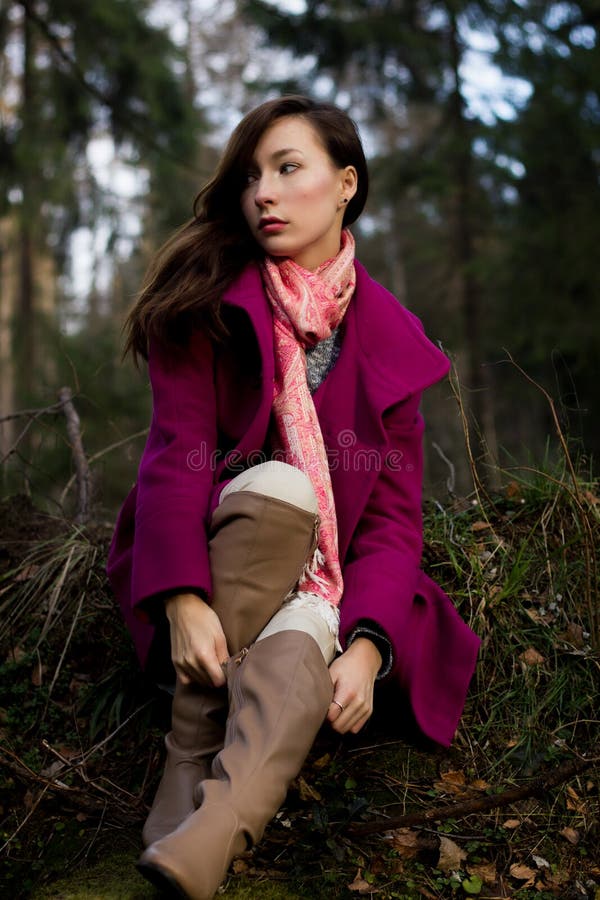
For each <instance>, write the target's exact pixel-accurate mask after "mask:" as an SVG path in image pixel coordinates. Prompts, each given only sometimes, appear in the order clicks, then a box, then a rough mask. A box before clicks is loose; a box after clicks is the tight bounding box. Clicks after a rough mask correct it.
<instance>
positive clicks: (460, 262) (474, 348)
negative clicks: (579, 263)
mask: <svg viewBox="0 0 600 900" xmlns="http://www.w3.org/2000/svg"><path fill="white" fill-rule="evenodd" d="M449 17H450V32H449V36H450V54H451V65H452V74H453V79H454V90H453V92H452V95H451V98H450V112H451V123H452V134H453V144H454V153H453V169H454V184H455V195H454V198H455V199H454V256H455V264H456V266H457V269H458V279H457V282H458V292H459V302H460V306H461V309H462V317H463V331H464V338H465V351H466V367H465V369H466V372H465V378H464V386H465V387H466V391H465V401H466V404H467V406H468V408H469V410H470V413H471V421H472V422H474V425H475V428H476V429H477V430H478V432H479V435H480V438H481V442H482V444H483V449H484V454H485V456H486V457H487V458H488V459H487V461H488V462H491V463H492V464H493V466H495V465H496V464H497V461H498V443H497V435H496V427H495V414H494V407H495V404H494V398H493V393H492V390H491V383H490V381H491V379H490V377H489V370H488V369H486V368H485V367H484V365H483V340H482V327H481V308H482V292H481V285H480V283H479V281H478V279H477V278H476V276H475V274H474V271H473V269H474V262H475V257H476V251H475V249H474V235H473V156H472V148H471V138H470V134H469V127H468V122H467V120H466V118H465V110H464V100H463V97H462V94H461V90H460V88H461V80H460V65H461V61H462V51H461V46H460V37H459V34H458V25H457V21H456V15H455V14H454V12H452V11H450V10H449ZM485 480H486V481H487V482H488V483H489V484H491V485H492V486H497V483H498V472H497V470H496V468H495V467H494V468H492V469H490V470H489V474H488V475H487V476H486V478H485Z"/></svg>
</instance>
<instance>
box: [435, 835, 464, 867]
mask: <svg viewBox="0 0 600 900" xmlns="http://www.w3.org/2000/svg"><path fill="white" fill-rule="evenodd" d="M466 858H467V854H466V853H465V851H464V850H461V848H460V847H459V846H458V844H455V843H454V841H451V840H450V838H448V837H446V835H445V834H442V835H440V858H439V859H438V862H437V866H436V868H437V869H440V870H441V871H442V872H454V871H456V869H460V864H461V862H462V861H463V859H466Z"/></svg>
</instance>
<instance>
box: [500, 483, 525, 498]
mask: <svg viewBox="0 0 600 900" xmlns="http://www.w3.org/2000/svg"><path fill="white" fill-rule="evenodd" d="M504 493H505V494H506V497H507V499H508V500H520V499H521V497H522V496H523V493H522V491H521V485H520V484H519V483H518V482H517V481H509V482H508V484H507V485H506V487H505V489H504Z"/></svg>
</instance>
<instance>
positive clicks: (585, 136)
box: [0, 0, 600, 519]
mask: <svg viewBox="0 0 600 900" xmlns="http://www.w3.org/2000/svg"><path fill="white" fill-rule="evenodd" d="M599 25H600V9H599V7H598V4H597V3H595V2H593V0H590V2H588V0H586V2H580V3H565V2H560V3H554V2H550V3H547V2H544V3H542V2H536V0H533V2H528V0H519V2H509V0H486V2H460V0H447V2H429V0H410V2H409V0H344V2H340V0H287V2H276V3H271V2H266V0H224V2H221V3H216V2H214V0H169V2H167V0H161V2H150V0H86V3H85V4H81V3H76V2H73V0H52V2H44V0H18V2H17V0H14V2H6V0H5V2H4V3H3V4H2V6H1V8H0V79H1V93H0V173H1V176H0V177H1V180H0V298H1V302H0V418H1V420H2V421H1V422H0V429H1V431H0V441H1V445H0V454H1V458H2V462H3V465H2V478H3V493H4V494H8V493H13V492H15V491H25V492H27V493H30V494H31V495H32V496H33V497H34V498H35V499H36V501H37V502H41V503H42V504H43V506H45V508H47V509H48V510H49V511H51V512H59V513H60V512H62V511H66V512H69V509H70V507H69V503H72V495H71V494H68V493H67V494H65V490H64V488H65V484H66V483H67V481H68V479H69V476H70V474H71V467H72V462H71V458H70V453H69V448H68V443H67V437H66V430H65V420H64V418H63V416H62V413H61V408H60V406H56V403H57V394H58V391H59V389H60V388H61V387H62V386H63V385H69V386H70V387H71V389H72V391H73V394H74V397H75V405H76V408H77V410H78V413H79V416H80V418H81V422H82V428H83V443H84V448H85V452H86V454H87V456H88V459H90V460H91V462H92V474H93V479H94V494H93V501H94V504H95V510H96V514H97V515H99V516H100V517H104V518H105V519H111V518H112V517H113V516H114V514H115V511H116V509H117V508H118V505H119V503H120V502H121V501H122V499H123V497H124V495H125V493H126V491H127V489H128V488H129V486H130V485H131V483H132V482H133V481H134V479H135V476H136V469H137V464H138V461H139V457H140V454H141V451H142V448H143V443H144V439H145V430H146V429H147V427H148V424H149V414H150V396H149V389H148V386H147V379H146V374H145V371H142V372H140V373H138V372H136V370H135V369H134V368H133V366H132V364H131V362H129V361H127V362H126V363H125V364H122V363H121V360H120V350H121V345H122V335H121V327H122V324H123V321H124V318H125V315H126V311H127V309H128V308H129V307H130V305H131V303H132V300H133V298H134V296H135V293H136V290H137V289H138V287H139V283H140V280H141V277H142V275H143V272H144V269H145V266H146V264H147V261H148V259H149V256H150V255H151V253H152V252H153V251H154V250H155V249H156V248H157V246H158V245H159V244H160V243H161V242H162V241H163V240H164V238H165V237H166V236H167V235H168V234H169V233H170V231H171V230H172V229H173V228H174V227H175V226H177V225H179V224H180V223H182V222H184V221H185V220H186V219H187V218H188V217H189V216H190V214H191V203H192V200H193V197H194V195H195V194H196V192H197V190H198V189H199V188H200V186H201V185H202V184H203V182H204V181H205V180H206V179H207V178H208V177H209V175H210V173H211V170H212V168H213V166H214V164H215V161H216V159H217V157H218V153H219V151H220V148H221V147H222V145H223V142H224V140H225V138H226V136H227V134H228V133H229V131H230V129H231V127H232V126H233V125H235V123H236V121H237V120H238V119H239V118H240V116H241V115H242V114H243V113H244V112H246V111H247V110H248V109H250V108H252V107H253V106H254V105H256V104H257V103H258V102H261V101H262V100H264V99H266V98H268V97H271V96H274V95H277V94H279V93H281V92H289V91H302V92H308V93H311V94H313V95H315V96H318V97H322V98H325V99H327V100H333V101H334V102H336V103H338V104H339V105H341V106H343V107H344V108H346V109H348V111H349V112H350V113H351V114H352V115H353V117H354V118H355V119H356V120H357V122H358V124H359V126H360V128H361V130H362V132H363V135H364V137H365V143H366V147H367V152H368V156H369V158H370V168H371V172H372V188H371V194H370V198H369V203H368V207H367V211H366V213H365V215H364V216H363V218H362V219H361V220H360V222H359V223H358V224H357V226H356V227H355V229H354V230H355V234H356V237H357V242H358V253H359V256H360V258H361V259H362V260H363V261H364V262H365V263H366V264H367V266H368V268H369V269H370V271H371V272H372V274H373V275H374V277H375V278H377V279H378V280H380V281H382V282H383V283H384V284H385V285H386V286H387V287H389V288H390V289H391V290H392V291H393V292H394V293H395V294H396V295H397V297H398V298H399V299H400V301H401V302H403V303H405V304H406V305H407V306H408V307H409V308H410V309H412V310H413V311H415V312H416V313H417V314H418V315H419V316H420V317H421V318H422V320H423V321H424V324H425V327H426V329H427V332H428V334H429V335H430V337H431V338H432V339H433V340H434V341H436V342H439V343H440V344H441V346H442V347H443V348H444V350H446V352H448V353H449V354H450V355H451V356H452V358H453V359H454V361H455V387H456V383H457V382H458V383H459V384H460V393H461V396H462V400H463V404H464V407H465V409H466V411H467V412H468V415H469V418H470V421H471V423H472V425H473V427H474V430H473V451H474V455H475V457H476V459H479V460H480V461H481V469H480V471H481V473H482V477H483V478H484V479H487V480H488V481H489V482H490V483H492V484H494V481H496V482H497V480H498V477H499V476H498V470H497V469H496V468H495V466H496V465H497V464H499V465H500V466H501V467H502V469H503V470H504V471H505V472H507V473H508V478H509V479H510V478H521V477H527V474H526V473H527V468H528V467H532V466H534V467H542V468H546V469H548V470H550V471H551V470H552V466H553V465H554V452H555V451H554V447H555V446H556V440H555V431H554V425H553V422H552V417H551V411H550V408H549V406H548V403H547V402H546V399H545V398H544V397H543V396H542V394H541V392H540V391H539V390H538V389H537V388H536V387H535V386H533V385H532V384H531V383H530V382H529V381H528V380H527V379H526V378H525V377H524V375H523V374H522V373H521V372H519V371H518V369H517V368H516V367H515V366H514V365H513V364H512V362H511V361H510V358H512V359H513V360H514V361H515V362H516V363H518V366H520V367H522V369H523V370H525V372H526V373H527V374H528V375H529V376H530V377H531V378H533V379H535V380H536V381H537V382H538V383H539V384H540V385H542V386H543V387H545V388H546V389H547V390H548V391H549V392H550V394H551V395H552V396H553V397H554V401H555V403H556V408H557V411H558V414H559V417H560V421H561V425H562V427H563V428H564V431H565V434H566V435H567V438H568V440H569V442H570V449H571V452H572V455H573V457H574V459H575V460H576V461H577V465H578V466H579V467H580V469H581V470H583V472H584V474H587V476H588V477H589V476H590V474H591V471H592V468H593V462H592V461H593V458H594V454H595V455H596V456H597V453H598V449H599V447H600V430H599V429H598V428H597V427H595V426H596V423H597V414H598V410H599V399H600V380H599V379H598V377H597V375H598V357H599V352H600V280H599V279H598V237H599V235H600V228H599V224H600V187H599V180H598V163H599V160H600V129H599V128H598V126H599V124H600V96H599V88H600V55H599V54H598V28H599ZM425 413H426V417H427V420H428V424H429V430H428V435H427V440H426V459H427V473H428V491H429V492H430V493H433V494H434V495H435V494H436V492H442V493H443V492H444V489H443V484H444V481H445V480H446V479H447V478H448V477H450V478H451V479H453V481H454V490H455V491H457V492H458V493H460V492H467V491H468V490H469V485H470V480H469V477H470V476H469V470H468V460H467V455H466V454H465V451H464V436H463V428H462V425H461V417H460V415H459V413H458V411H457V406H456V398H455V396H454V395H453V392H452V391H451V390H450V389H449V387H448V385H447V384H445V385H443V386H440V387H437V388H435V389H434V390H433V391H431V392H429V396H428V398H427V399H426V408H425ZM435 445H437V446H435Z"/></svg>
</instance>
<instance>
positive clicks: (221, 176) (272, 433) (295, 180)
mask: <svg viewBox="0 0 600 900" xmlns="http://www.w3.org/2000/svg"><path fill="white" fill-rule="evenodd" d="M367 186H368V175H367V168H366V163H365V158H364V154H363V151H362V147H361V143H360V138H359V136H358V133H357V130H356V127H355V125H354V123H353V122H352V121H351V120H350V119H349V118H348V117H347V116H346V115H345V113H343V112H342V111H340V110H338V109H337V108H336V107H334V106H331V105H329V104H323V103H317V102H314V101H312V100H310V99H308V98H305V97H294V96H292V97H284V98H281V99H277V100H272V101H269V102H267V103H265V104H263V105H262V106H260V107H258V108H257V109H255V110H254V111H252V112H251V113H249V114H248V115H247V116H246V117H245V118H244V119H243V120H242V122H241V123H240V124H239V125H238V127H237V128H236V130H235V131H234V133H233V135H232V137H231V139H230V141H229V144H228V146H227V148H226V150H225V153H224V155H223V158H222V160H221V163H220V165H219V167H218V169H217V172H216V174H215V176H214V178H213V179H212V180H211V181H210V182H209V184H208V185H207V186H206V187H205V188H204V189H203V190H202V191H201V192H200V194H199V196H198V198H197V201H196V205H195V216H194V218H193V220H192V221H191V222H190V223H188V224H187V225H186V226H185V227H184V228H183V229H182V230H181V231H180V232H178V233H177V234H176V235H175V236H174V238H172V239H171V241H170V242H169V243H167V245H166V246H165V248H163V250H162V251H161V253H160V254H159V256H158V258H157V260H156V261H155V263H154V265H153V267H152V269H151V271H150V273H149V276H148V279H147V282H146V285H145V287H144V289H143V291H142V293H141V296H140V298H139V300H138V303H137V305H136V306H135V308H134V310H133V311H132V313H131V315H130V318H129V341H128V345H127V349H128V350H131V351H132V352H133V353H134V355H141V356H144V357H146V356H147V358H148V363H149V373H150V379H151V383H152V390H153V400H154V412H153V418H152V425H151V428H150V434H149V437H148V441H147V444H146V448H145V450H144V455H143V458H142V461H141V465H140V470H139V477H138V482H137V484H136V485H135V486H134V488H133V489H132V491H131V492H130V494H129V496H128V497H127V499H126V501H125V504H124V506H123V509H122V510H121V513H120V516H119V520H118V523H117V528H116V532H115V535H114V538H113V543H112V546H111V551H110V557H109V565H108V572H109V576H110V579H111V582H112V585H113V588H114V590H115V593H116V595H117V597H118V598H119V601H120V603H121V606H122V609H123V613H124V616H125V619H126V621H127V623H128V625H129V627H130V629H131V631H132V634H133V637H134V640H135V643H136V646H137V650H138V653H139V656H140V660H141V662H142V664H143V665H145V666H146V667H147V669H148V670H149V671H150V672H151V673H153V674H154V676H155V677H156V678H161V677H162V678H164V675H159V674H158V673H159V671H160V670H161V669H162V670H164V663H165V660H166V659H168V656H169V645H170V656H171V659H172V664H173V667H174V671H175V674H176V686H175V694H174V700H173V712H172V730H171V731H170V732H169V734H168V735H167V737H166V746H167V761H166V766H165V772H164V775H163V778H162V781H161V783H160V786H159V789H158V792H157V795H156V798H155V801H154V804H153V807H152V810H151V812H150V816H149V818H148V821H147V822H146V825H145V828H144V834H143V838H144V843H145V846H146V850H145V852H144V854H143V855H142V858H141V860H140V863H139V868H140V870H141V871H142V872H143V874H144V875H145V876H146V877H147V878H149V879H150V880H151V881H153V882H155V883H156V884H158V885H160V886H161V887H162V888H163V889H165V890H167V891H170V892H171V893H172V895H173V896H184V897H190V898H194V900H204V898H210V897H212V896H213V895H214V893H215V891H216V890H217V888H218V886H219V884H220V882H221V881H222V879H223V877H224V875H225V873H226V871H227V868H228V866H229V863H230V862H231V859H232V857H233V856H234V855H235V854H237V853H240V852H242V851H243V850H245V849H246V848H247V847H248V846H249V845H251V844H252V843H254V842H256V841H257V840H259V838H260V837H261V835H262V833H263V830H264V828H265V826H266V824H267V823H268V821H269V820H270V819H271V818H272V817H273V815H274V814H275V813H276V811H277V809H278V808H279V805H280V804H281V802H282V801H283V799H284V797H285V793H286V790H287V786H288V784H289V782H290V781H291V779H292V778H293V777H295V775H296V774H297V772H298V771H299V769H300V767H301V766H302V763H303V761H304V759H305V757H306V754H307V753H308V750H309V749H310V746H311V744H312V741H313V739H314V737H315V735H316V733H317V731H318V729H319V727H320V726H321V724H322V722H323V720H324V719H325V718H326V719H327V720H328V722H329V723H330V725H331V726H332V727H333V729H334V730H335V731H337V732H338V733H340V734H344V733H346V732H349V731H350V732H353V733H356V732H358V731H359V730H360V729H361V728H362V727H363V725H364V724H365V722H366V721H367V719H368V718H369V716H370V714H371V711H372V706H373V692H374V685H375V682H376V681H377V680H378V679H386V680H387V681H392V682H394V683H395V684H396V685H397V687H398V689H399V690H401V691H402V692H404V693H405V694H406V695H407V696H408V698H409V700H410V703H411V705H412V709H413V712H414V716H415V718H416V721H417V723H418V725H419V726H420V728H421V729H422V731H423V732H424V733H425V734H426V735H427V736H428V737H429V738H431V739H433V740H435V741H437V742H439V743H441V744H445V745H447V744H448V743H449V742H450V740H451V738H452V735H453V733H454V730H455V728H456V725H457V722H458V718H459V716H460V713H461V711H462V707H463V704H464V698H465V694H466V690H467V686H468V682H469V680H470V677H471V675H472V672H473V668H474V665H475V658H476V655H477V647H478V643H479V642H478V639H477V638H476V637H475V635H474V634H473V633H472V632H471V631H470V629H469V628H468V627H467V626H466V625H465V624H464V623H463V622H462V621H461V619H460V618H459V616H458V615H457V613H456V612H455V610H454V608H453V606H452V604H451V603H450V601H449V599H448V598H447V597H446V595H445V594H444V593H443V592H442V591H441V590H440V589H439V588H438V587H437V586H436V585H435V584H434V583H433V582H432V581H431V580H430V579H428V578H427V577H426V576H425V575H424V574H423V573H422V572H421V571H420V568H419V563H420V556H421V541H422V528H421V436H422V430H423V423H422V419H421V417H420V415H419V411H418V408H419V400H420V395H421V392H422V390H423V389H424V388H425V387H427V386H428V385H430V384H432V383H433V382H435V381H437V380H439V379H440V378H441V377H442V376H443V375H445V374H446V372H447V369H448V362H447V360H446V358H445V356H444V355H443V354H442V353H440V352H439V351H438V350H437V348H436V347H434V346H433V345H432V344H431V343H430V342H429V341H428V340H427V338H426V337H425V336H424V334H423V332H422V329H421V327H420V324H419V323H418V320H417V319H416V318H415V317H414V316H413V315H412V314H411V313H409V312H408V311H407V310H406V309H404V308H403V307H402V306H401V305H400V304H399V303H398V302H397V301H396V300H395V298H393V297H392V296H391V295H390V294H389V293H388V292H387V291H386V290H385V289H384V288H382V287H381V286H380V285H378V284H377V283H376V282H374V281H373V280H372V279H371V278H370V277H369V275H368V274H367V272H366V271H365V270H364V268H362V266H360V264H359V263H358V262H356V261H355V259H354V239H353V237H352V235H351V233H350V232H349V231H348V226H349V225H350V224H352V223H353V222H354V221H355V220H356V219H357V217H358V216H359V214H360V213H361V211H362V209H363V206H364V203H365V199H366V195H367Z"/></svg>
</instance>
